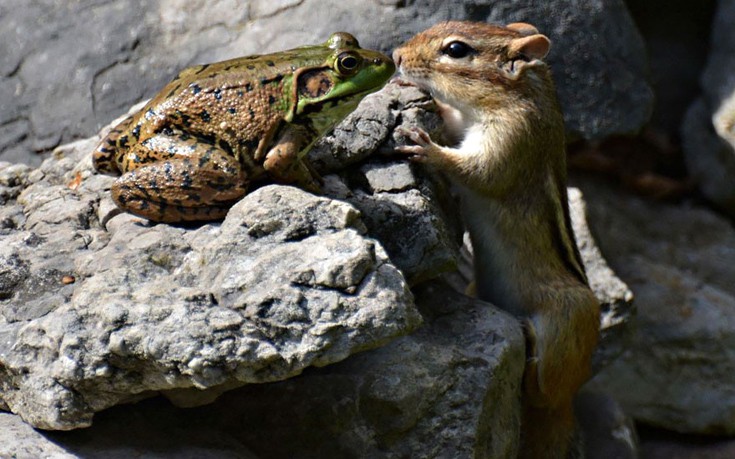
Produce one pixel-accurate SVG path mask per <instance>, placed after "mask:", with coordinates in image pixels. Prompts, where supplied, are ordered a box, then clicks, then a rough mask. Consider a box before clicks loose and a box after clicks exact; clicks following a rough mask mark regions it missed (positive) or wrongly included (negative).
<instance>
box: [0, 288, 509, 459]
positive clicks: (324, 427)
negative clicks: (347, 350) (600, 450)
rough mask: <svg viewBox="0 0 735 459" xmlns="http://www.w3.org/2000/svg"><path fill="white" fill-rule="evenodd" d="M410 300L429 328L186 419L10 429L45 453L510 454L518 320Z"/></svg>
mask: <svg viewBox="0 0 735 459" xmlns="http://www.w3.org/2000/svg"><path fill="white" fill-rule="evenodd" d="M417 304H418V306H419V308H420V310H421V312H422V314H423V315H424V318H425V326H424V327H422V328H421V329H419V330H418V331H417V332H415V333H413V334H411V335H409V336H404V337H401V338H398V339H396V340H394V341H392V342H391V343H389V344H388V345H386V346H385V347H383V348H380V349H376V350H372V351H367V352H363V353H361V354H357V355H355V356H352V357H351V358H349V359H347V360H345V361H343V362H340V363H338V364H334V365H330V366H328V367H324V368H312V369H308V370H306V371H305V372H304V373H303V374H302V375H300V376H298V377H295V378H292V379H289V380H286V381H282V382H278V383H271V384H255V385H249V386H246V387H243V388H241V389H237V390H234V391H231V392H228V393H227V394H224V395H223V396H222V397H221V398H220V399H218V400H217V401H215V402H214V403H213V404H211V405H207V406H203V407H199V408H192V409H188V410H185V411H181V410H180V409H175V408H173V407H172V406H170V405H168V404H166V403H163V402H161V401H160V400H146V401H144V402H141V403H138V404H135V405H126V406H118V407H115V408H112V409H110V410H107V411H105V412H103V413H100V414H99V415H98V416H97V419H96V420H95V423H94V425H93V426H92V427H90V428H89V429H84V430H78V431H73V432H57V433H45V434H43V435H41V434H39V433H38V432H36V431H33V430H31V429H30V428H28V427H27V426H23V425H22V424H19V423H18V420H17V419H16V420H15V421H14V423H12V424H10V425H11V427H12V426H13V425H14V426H15V429H17V432H18V436H19V438H21V439H22V440H23V441H21V442H18V443H21V444H28V445H31V446H33V445H40V446H36V447H37V448H41V447H44V448H51V447H52V445H51V444H50V442H49V440H51V441H53V443H54V445H53V447H54V448H56V449H54V450H53V451H57V450H58V449H61V450H62V451H66V452H67V453H68V454H69V455H70V457H124V456H123V455H122V454H123V453H125V452H127V453H130V452H131V451H144V452H146V454H147V455H146V456H145V457H161V458H173V457H250V456H247V455H245V454H242V453H241V451H244V450H246V448H247V450H250V451H252V452H254V453H255V454H257V455H258V456H260V457H268V458H308V457H334V458H343V457H344V458H348V457H365V458H391V457H396V458H397V457H488V458H505V457H513V456H514V455H515V451H516V449H517V446H518V445H517V434H518V423H519V418H518V405H519V399H518V390H519V387H518V382H519V381H520V376H521V374H522V371H523V337H522V334H521V331H520V327H519V326H518V323H517V322H516V321H515V320H514V319H513V318H511V317H509V316H508V315H506V314H504V313H502V312H500V311H498V310H497V309H495V308H492V307H490V306H489V305H487V304H485V303H481V302H477V301H474V300H471V299H469V298H467V297H464V296H462V295H459V294H457V293H454V292H452V291H450V290H447V289H446V287H443V286H441V285H435V286H431V287H429V286H425V287H422V288H420V289H419V290H418V294H417ZM3 422H5V425H7V424H8V423H10V422H11V419H10V416H9V415H6V416H5V418H3V417H2V416H1V415H0V426H2V425H3ZM121 425H124V426H125V432H126V435H125V437H126V438H124V439H123V438H121V436H120V426H121ZM2 440H3V433H2V429H0V455H3V454H7V451H8V448H10V451H17V450H19V449H20V447H19V446H15V447H13V446H11V445H7V444H6V443H4V442H3V441H2ZM244 445H247V447H245V446H244ZM13 448H14V449H13ZM186 451H194V452H196V453H197V454H200V456H196V455H191V456H181V455H180V454H183V453H185V452H186ZM217 453H219V454H221V455H219V456H218V455H217ZM116 454H117V455H116ZM151 454H152V456H149V455H151ZM238 454H242V455H238ZM60 457H66V456H60Z"/></svg>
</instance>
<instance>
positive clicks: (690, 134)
mask: <svg viewBox="0 0 735 459" xmlns="http://www.w3.org/2000/svg"><path fill="white" fill-rule="evenodd" d="M733 21H735V5H734V4H732V2H718V7H717V13H716V14H715V16H714V24H713V25H712V36H711V44H712V45H711V51H710V54H709V58H708V60H707V66H706V67H705V69H704V72H703V74H702V77H701V85H702V92H703V95H702V97H701V98H699V99H697V100H696V101H695V102H694V103H693V104H692V106H691V107H690V109H689V111H688V112H687V115H686V117H685V119H684V123H683V125H682V137H683V147H684V152H685V157H686V161H687V167H688V168H689V171H690V173H691V175H692V177H693V178H694V180H696V182H697V183H698V185H699V187H700V189H701V191H702V193H704V195H705V196H706V197H707V198H709V199H711V200H712V201H713V202H714V203H715V205H717V206H718V207H720V208H721V209H722V210H723V211H724V212H726V213H727V214H728V215H729V216H731V217H733V216H735V79H734V78H733V75H732V70H731V69H732V68H733V66H735V51H733V50H735V34H733V33H732V23H733Z"/></svg>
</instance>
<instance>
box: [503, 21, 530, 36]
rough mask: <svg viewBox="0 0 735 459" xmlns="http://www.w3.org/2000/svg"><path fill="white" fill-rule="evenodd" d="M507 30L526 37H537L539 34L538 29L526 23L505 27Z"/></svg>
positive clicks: (516, 23)
mask: <svg viewBox="0 0 735 459" xmlns="http://www.w3.org/2000/svg"><path fill="white" fill-rule="evenodd" d="M505 28H506V29H510V30H513V31H515V32H518V33H519V34H521V35H523V36H524V37H527V36H529V35H536V34H537V33H538V29H537V28H536V27H534V26H532V25H531V24H526V23H525V22H514V23H512V24H508V25H507V26H505Z"/></svg>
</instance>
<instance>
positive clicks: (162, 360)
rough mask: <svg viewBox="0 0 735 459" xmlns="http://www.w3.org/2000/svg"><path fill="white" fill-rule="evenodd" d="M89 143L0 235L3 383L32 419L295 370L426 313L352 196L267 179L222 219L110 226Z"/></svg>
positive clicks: (55, 424) (35, 190) (61, 418)
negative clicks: (103, 217)
mask: <svg viewBox="0 0 735 459" xmlns="http://www.w3.org/2000/svg"><path fill="white" fill-rule="evenodd" d="M91 145H93V142H91V143H90V142H81V143H79V144H77V145H76V146H75V148H71V149H67V150H66V151H65V153H64V156H63V157H62V158H60V159H59V160H55V159H50V160H47V161H46V162H45V163H44V165H43V167H42V168H41V169H40V170H41V171H43V178H42V179H40V180H39V181H37V182H36V183H34V184H32V185H30V186H28V187H27V188H25V189H24V190H23V191H22V192H21V193H20V194H19V196H18V199H17V204H18V205H20V206H22V208H23V211H24V214H25V215H26V222H25V224H24V225H23V226H22V227H21V228H18V230H16V231H13V232H11V233H10V234H9V235H7V236H3V238H4V240H3V244H2V245H1V246H0V286H2V287H1V288H2V291H3V293H2V301H3V302H2V308H0V312H1V313H2V314H0V317H2V319H0V335H1V336H3V337H4V338H5V339H3V340H0V389H2V390H1V391H0V394H2V399H3V401H4V403H5V404H6V405H7V406H8V407H9V408H10V410H12V411H13V412H15V413H17V414H20V415H21V416H22V417H23V418H24V419H25V420H26V421H27V422H29V423H31V424H32V425H34V426H36V427H41V428H45V429H70V428H77V427H82V426H87V425H89V423H90V422H91V417H92V415H93V414H94V413H95V412H96V411H99V410H101V409H104V408H107V407H109V406H112V405H114V404H117V403H119V402H121V401H124V400H127V399H130V398H131V397H133V396H135V395H136V394H141V393H145V392H150V391H165V390H171V389H180V388H186V387H197V388H198V389H207V388H214V391H215V392H216V391H217V390H218V389H220V386H227V387H228V388H231V387H232V386H234V385H238V384H245V383H253V382H265V381H274V380H279V379H284V378H288V377H291V376H294V375H296V374H299V373H300V372H301V371H303V369H304V368H306V367H308V366H310V365H327V364H330V363H333V362H336V361H338V360H342V359H344V358H345V357H347V356H348V355H350V354H352V353H354V352H359V351H362V350H365V349H369V348H372V347H376V346H380V345H383V344H385V342H387V341H389V340H390V339H392V338H395V337H396V336H398V335H401V334H405V333H407V332H408V331H410V330H412V329H414V328H415V327H416V326H417V325H418V324H419V323H420V317H419V315H418V314H417V312H416V310H415V309H414V306H413V299H412V295H411V294H410V292H409V291H408V287H407V285H406V283H405V281H404V279H403V276H402V275H401V273H400V272H399V271H398V270H397V269H396V268H395V267H394V266H393V265H392V264H390V263H389V261H388V258H387V255H386V254H385V252H384V250H383V248H382V247H381V246H380V244H379V243H377V242H376V241H375V240H373V239H370V238H368V237H366V236H365V235H364V234H363V233H364V225H363V224H362V223H361V221H360V214H359V212H358V211H357V210H356V209H355V208H354V207H352V206H350V205H349V204H346V203H343V202H339V201H335V200H331V199H328V198H323V197H317V196H314V195H310V194H308V193H306V192H303V191H301V190H298V189H296V188H292V187H285V186H268V187H263V188H260V189H258V190H256V191H254V192H253V193H251V194H249V195H248V196H247V197H246V198H245V199H243V200H242V201H240V202H239V203H238V204H237V205H236V206H234V207H233V209H232V210H231V212H230V214H229V215H228V218H227V219H226V220H225V221H224V222H223V223H222V224H221V225H219V224H208V225H202V226H200V227H198V228H184V227H176V226H171V225H150V224H146V223H143V222H141V221H140V220H139V219H137V218H135V217H132V216H130V215H125V214H123V215H119V216H116V217H114V218H112V219H111V220H110V221H109V222H108V225H107V228H108V230H109V233H108V232H106V231H104V230H103V229H102V228H101V227H100V226H99V223H98V222H99V220H100V219H99V218H98V209H97V207H98V206H97V202H98V201H99V199H100V194H104V196H105V199H109V197H107V192H106V191H105V189H106V188H107V187H109V184H110V181H111V180H112V179H111V178H110V177H103V176H99V175H96V174H92V173H91V172H90V162H89V152H90V151H91ZM76 147H78V148H76ZM66 155H68V156H66ZM5 175H7V174H5ZM29 175H33V173H31V174H29ZM75 177H82V178H81V179H80V180H79V181H78V183H77V181H75ZM69 179H71V181H70V180H69ZM70 183H71V185H70ZM305 211H306V212H305Z"/></svg>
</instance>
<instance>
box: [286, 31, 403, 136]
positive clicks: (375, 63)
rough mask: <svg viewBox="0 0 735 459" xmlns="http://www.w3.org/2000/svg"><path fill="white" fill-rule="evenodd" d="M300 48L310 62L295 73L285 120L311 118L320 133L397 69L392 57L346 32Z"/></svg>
mask: <svg viewBox="0 0 735 459" xmlns="http://www.w3.org/2000/svg"><path fill="white" fill-rule="evenodd" d="M301 50H302V52H304V53H306V54H308V55H310V59H306V60H305V63H306V61H310V62H309V64H307V65H304V66H303V67H301V68H299V69H297V70H296V71H295V72H294V74H293V80H292V81H293V89H292V100H293V101H294V103H293V105H292V109H291V112H290V113H289V114H287V118H286V119H287V121H293V120H298V119H302V118H309V119H310V120H311V122H312V125H313V127H314V128H316V129H317V130H318V131H319V132H324V131H326V130H328V129H329V128H331V127H332V126H333V125H334V124H335V123H336V122H338V121H339V120H340V119H342V118H343V117H345V116H346V115H347V114H348V113H350V112H351V111H352V110H354V108H355V107H356V106H357V104H358V103H359V102H360V100H361V99H362V98H363V97H365V96H366V95H367V94H370V93H371V92H375V91H377V90H378V89H380V88H382V87H383V85H385V83H386V82H387V81H388V79H389V78H390V77H391V75H393V72H395V69H396V67H395V64H393V60H391V58H389V57H388V56H385V55H383V54H381V53H379V52H377V51H372V50H369V49H362V48H360V45H359V44H358V43H357V39H355V37H353V36H352V35H350V34H349V33H346V32H336V33H333V34H332V35H331V36H330V37H329V40H327V41H326V43H323V44H321V45H316V46H308V47H304V48H301ZM315 58H317V59H315ZM289 118H290V119H289Z"/></svg>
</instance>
